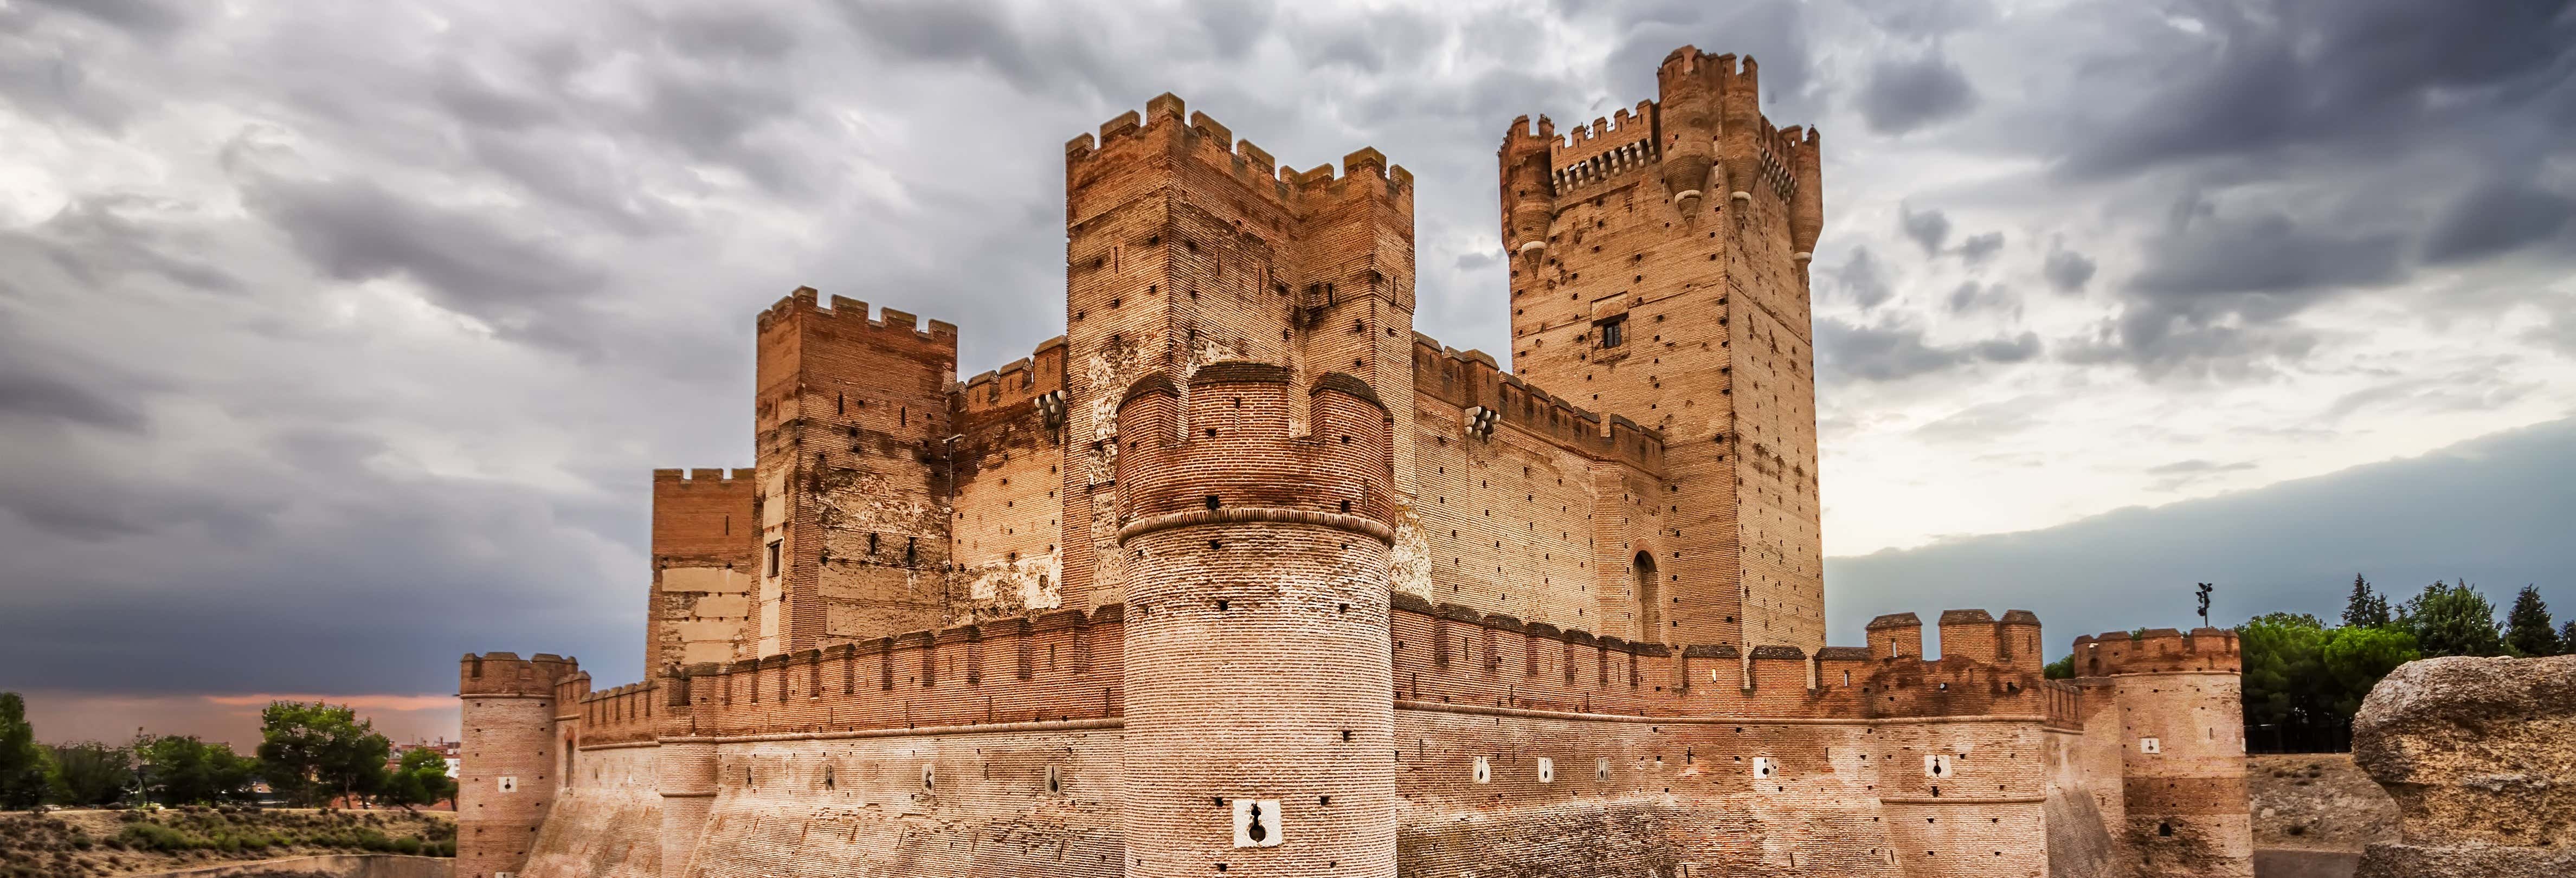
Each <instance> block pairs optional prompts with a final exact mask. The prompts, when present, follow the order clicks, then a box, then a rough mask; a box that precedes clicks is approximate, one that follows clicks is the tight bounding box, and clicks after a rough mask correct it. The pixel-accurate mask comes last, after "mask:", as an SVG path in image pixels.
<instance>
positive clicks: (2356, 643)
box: [2318, 625, 2422, 723]
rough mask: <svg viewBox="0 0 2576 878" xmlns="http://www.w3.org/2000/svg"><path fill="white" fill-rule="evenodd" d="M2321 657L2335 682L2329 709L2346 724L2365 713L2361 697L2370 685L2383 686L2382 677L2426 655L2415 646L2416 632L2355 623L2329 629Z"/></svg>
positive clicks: (2320, 653)
mask: <svg viewBox="0 0 2576 878" xmlns="http://www.w3.org/2000/svg"><path fill="white" fill-rule="evenodd" d="M2318 656H2319V658H2320V659H2322V660H2323V663H2324V665H2325V672H2326V675H2327V677H2328V679H2329V680H2330V681H2331V683H2330V685H2331V690H2330V692H2331V694H2330V695H2329V697H2328V703H2327V704H2326V709H2327V710H2328V711H2330V712H2331V713H2332V714H2333V715H2334V716H2335V717H2337V718H2338V719H2339V720H2341V721H2342V722H2346V723H2349V722H2351V721H2352V718H2353V717H2354V716H2356V715H2359V714H2360V713H2361V699H2363V698H2364V697H2367V696H2369V695H2370V688H2371V687H2373V686H2377V685H2379V679H2380V678H2381V677H2385V676H2388V672H2390V671H2394V670H2397V666H2398V665H2402V664H2405V663H2407V662H2411V661H2414V660H2416V659H2417V658H2421V657H2422V656H2421V655H2420V654H2419V653H2417V651H2416V649H2415V636H2414V635H2412V634H2408V633H2406V632H2404V631H2398V630H2395V629H2391V628H2369V627H2361V626H2354V625H2346V626H2344V627H2341V628H2336V629H2334V630H2332V631H2328V632H2326V639H2325V644H2324V646H2323V647H2322V648H2321V649H2320V650H2319V652H2318Z"/></svg>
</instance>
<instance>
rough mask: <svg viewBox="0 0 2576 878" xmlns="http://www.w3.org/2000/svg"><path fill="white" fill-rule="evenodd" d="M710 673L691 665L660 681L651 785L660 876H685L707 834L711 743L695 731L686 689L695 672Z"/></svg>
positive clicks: (712, 791)
mask: <svg viewBox="0 0 2576 878" xmlns="http://www.w3.org/2000/svg"><path fill="white" fill-rule="evenodd" d="M714 672H715V666H714V665H694V666H691V667H690V668H689V669H688V671H686V672H682V673H676V674H673V675H671V676H669V677H667V678H665V680H664V682H663V684H662V690H663V691H664V692H667V693H669V694H670V697H669V700H668V701H666V702H664V703H663V712H662V715H661V716H660V717H658V718H657V719H656V724H657V725H656V728H655V730H654V732H655V734H656V735H658V736H659V737H660V739H661V746H659V747H656V748H654V751H653V756H654V768H655V771H656V773H657V777H656V786H657V787H659V790H658V791H659V792H660V793H661V794H662V878H682V876H685V875H687V874H688V868H689V858H690V857H692V856H695V855H696V854H697V851H698V838H699V836H701V835H704V834H705V833H706V829H707V813H708V811H710V810H712V809H713V808H714V807H715V803H716V742H715V739H714V738H711V737H705V736H702V735H700V734H699V732H698V728H697V718H696V711H695V707H694V702H693V701H692V699H691V694H690V691H689V689H690V680H691V679H692V678H693V677H694V676H696V674H697V673H705V674H710V675H712V674H713V673H714Z"/></svg>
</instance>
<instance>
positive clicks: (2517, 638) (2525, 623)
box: [2504, 585, 2565, 656]
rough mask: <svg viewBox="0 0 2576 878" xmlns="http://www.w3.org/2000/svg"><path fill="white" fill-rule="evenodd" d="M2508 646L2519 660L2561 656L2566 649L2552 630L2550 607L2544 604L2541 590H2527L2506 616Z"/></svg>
mask: <svg viewBox="0 0 2576 878" xmlns="http://www.w3.org/2000/svg"><path fill="white" fill-rule="evenodd" d="M2504 645H2505V646H2507V647H2510V648H2511V649H2512V650H2513V654H2514V655H2519V656H2543V655H2557V654H2558V651H2559V650H2560V649H2563V648H2565V647H2563V646H2561V645H2560V644H2559V642H2558V632H2557V631H2556V630H2553V629H2552V628H2550V626H2549V605H2548V604H2546V603H2542V602H2541V600H2540V588H2539V587H2538V586H2531V585H2526V586H2523V587H2522V593H2521V594H2518V595H2514V596H2513V609H2511V610H2508V611H2506V612H2505V614H2504Z"/></svg>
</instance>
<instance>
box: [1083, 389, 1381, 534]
mask: <svg viewBox="0 0 2576 878" xmlns="http://www.w3.org/2000/svg"><path fill="white" fill-rule="evenodd" d="M1293 381H1295V375H1294V374H1293V373H1291V372H1290V371H1289V370H1288V369H1287V368H1286V367H1283V366H1277V365H1273V364H1269V363H1260V362H1251V361H1244V360H1227V361H1219V362H1214V363H1208V364H1206V365H1203V366H1200V367H1198V369H1197V370H1196V371H1195V372H1193V373H1191V375H1190V379H1189V383H1188V385H1187V386H1186V387H1184V386H1182V385H1180V384H1177V383H1175V382H1173V381H1172V380H1171V378H1170V377H1169V376H1168V375H1165V374H1162V373H1155V374H1151V375H1147V376H1145V377H1143V378H1140V379H1138V380H1137V381H1136V382H1135V383H1134V384H1132V385H1130V386H1129V388H1128V390H1127V393H1126V395H1125V396H1124V397H1123V398H1122V400H1121V402H1120V403H1119V405H1118V434H1117V435H1118V437H1119V449H1118V458H1117V472H1118V509H1119V514H1120V517H1121V520H1122V521H1123V522H1125V523H1129V524H1133V523H1136V522H1139V521H1142V520H1145V519H1151V518H1156V517H1158V516H1166V515H1174V514H1180V513H1193V512H1196V513H1213V514H1216V515H1219V516H1223V515H1233V514H1235V513H1227V512H1223V511H1222V510H1224V509H1225V508H1226V507H1229V506H1230V507H1236V508H1238V509H1240V508H1247V507H1248V508H1264V509H1279V510H1303V511H1309V512H1313V513H1318V514H1325V515H1339V516H1353V517H1357V518H1360V519H1365V520H1367V521H1371V522H1376V523H1377V524H1378V526H1379V527H1381V528H1382V527H1385V526H1387V522H1388V521H1389V520H1390V516H1391V515H1392V512H1393V510H1392V491H1393V486H1392V485H1391V484H1390V476H1389V474H1388V470H1387V467H1388V461H1389V459H1390V458H1391V455H1392V454H1393V450H1392V449H1391V447H1390V444H1389V438H1388V432H1389V430H1390V427H1389V425H1388V416H1387V410H1386V406H1385V404H1384V403H1382V402H1380V401H1379V400H1378V399H1377V397H1376V394H1375V392H1374V391H1373V390H1371V389H1370V388H1369V387H1368V384H1367V382H1365V381H1362V380H1360V379H1358V378H1355V377H1351V376H1347V375H1338V374H1337V373H1336V374H1326V375H1324V376H1322V377H1320V378H1318V379H1317V380H1316V381H1315V382H1314V383H1313V384H1312V385H1311V386H1310V387H1309V388H1308V389H1306V390H1305V391H1304V392H1302V393H1301V392H1298V391H1297V390H1296V389H1294V388H1293V387H1292V386H1291V385H1292V382H1293Z"/></svg>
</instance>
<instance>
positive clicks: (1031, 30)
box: [840, 0, 1128, 96]
mask: <svg viewBox="0 0 2576 878" xmlns="http://www.w3.org/2000/svg"><path fill="white" fill-rule="evenodd" d="M840 9H841V13H842V18H843V19H844V21H845V22H846V23H847V24H848V26H849V29H850V32H851V33H852V34H853V35H855V36H857V37H858V38H859V39H860V40H862V41H864V42H866V43H867V44H868V45H870V46H872V47H874V48H875V49H876V50H877V51H880V52H884V53H886V54H888V55H890V56H892V57H893V58H896V59H902V60H912V61H929V62H937V63H946V64H963V65H970V66H974V67H979V68H982V69H985V70H989V71H991V72H993V73H994V74H996V75H999V76H1001V77H1002V78H1003V79H1006V80H1008V81H1010V83H1011V84H1012V85H1013V86H1015V87H1017V88H1018V89H1019V90H1021V91H1022V92H1026V93H1030V94H1048V95H1058V96H1065V95H1075V96H1079V95H1082V94H1084V93H1085V92H1088V93H1089V94H1092V95H1099V94H1117V93H1120V92H1124V91H1127V90H1128V89H1125V88H1121V87H1119V86H1118V85H1116V83H1118V82H1120V81H1122V80H1121V78H1120V77H1119V76H1117V75H1116V74H1115V70H1116V67H1117V65H1116V64H1115V63H1113V62H1112V61H1111V59H1109V58H1107V57H1105V56H1104V55H1102V53H1101V51H1100V50H1101V48H1102V47H1105V46H1107V45H1109V44H1110V41H1109V40H1107V39H1104V38H1102V35H1101V34H1098V33H1097V32H1096V28H1097V19H1096V18H1095V17H1093V16H1089V15H1085V14H1082V13H1081V12H1080V11H1078V10H1068V11H1069V12H1071V13H1072V14H1067V15H1060V16H1053V17H1049V18H1047V19H1046V20H1043V21H1031V20H1027V19H1022V18H1014V17H1013V16H1012V15H1011V14H1010V13H1009V12H1008V11H1007V10H1005V9H1003V8H1002V7H1001V5H1000V4H998V3H995V2H992V0H841V2H840Z"/></svg>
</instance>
